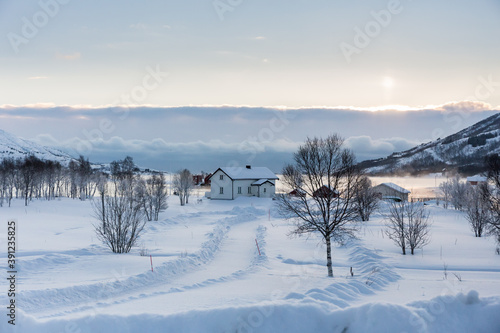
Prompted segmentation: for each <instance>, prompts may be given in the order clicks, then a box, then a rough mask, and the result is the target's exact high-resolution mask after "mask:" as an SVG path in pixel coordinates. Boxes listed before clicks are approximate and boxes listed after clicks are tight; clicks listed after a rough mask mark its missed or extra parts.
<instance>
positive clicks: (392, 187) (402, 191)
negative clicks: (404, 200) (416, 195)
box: [375, 183, 411, 193]
mask: <svg viewBox="0 0 500 333" xmlns="http://www.w3.org/2000/svg"><path fill="white" fill-rule="evenodd" d="M381 185H384V186H387V187H389V188H391V189H393V190H394V191H396V192H399V193H411V192H410V191H408V190H407V189H405V188H402V187H401V186H399V185H396V184H394V183H382V184H380V185H378V186H381ZM375 187H376V186H375Z"/></svg>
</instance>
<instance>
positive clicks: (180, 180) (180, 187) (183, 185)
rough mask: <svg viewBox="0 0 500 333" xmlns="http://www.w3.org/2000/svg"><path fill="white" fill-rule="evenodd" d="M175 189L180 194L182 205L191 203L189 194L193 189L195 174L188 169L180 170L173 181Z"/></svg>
mask: <svg viewBox="0 0 500 333" xmlns="http://www.w3.org/2000/svg"><path fill="white" fill-rule="evenodd" d="M172 185H173V187H174V191H175V192H177V194H178V195H179V200H180V202H181V206H184V205H185V204H187V203H189V195H190V194H191V191H192V189H193V176H192V175H191V172H190V171H189V170H188V169H184V170H181V171H179V172H178V173H177V174H175V175H174V179H173V181H172Z"/></svg>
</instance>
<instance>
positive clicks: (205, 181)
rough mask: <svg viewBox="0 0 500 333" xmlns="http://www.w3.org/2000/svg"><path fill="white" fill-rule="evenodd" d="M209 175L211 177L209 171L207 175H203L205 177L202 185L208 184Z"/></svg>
mask: <svg viewBox="0 0 500 333" xmlns="http://www.w3.org/2000/svg"><path fill="white" fill-rule="evenodd" d="M210 177H212V174H211V173H209V174H208V175H205V179H204V180H203V185H205V186H210Z"/></svg>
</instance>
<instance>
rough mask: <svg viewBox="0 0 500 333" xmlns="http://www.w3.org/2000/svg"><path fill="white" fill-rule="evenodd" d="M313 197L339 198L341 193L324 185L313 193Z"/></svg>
mask: <svg viewBox="0 0 500 333" xmlns="http://www.w3.org/2000/svg"><path fill="white" fill-rule="evenodd" d="M313 197H314V198H338V197H339V192H338V191H337V190H336V189H334V188H332V187H328V186H326V185H323V186H321V187H320V188H319V189H317V190H316V191H314V192H313Z"/></svg>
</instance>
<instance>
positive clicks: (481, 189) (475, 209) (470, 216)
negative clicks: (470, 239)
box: [465, 184, 492, 237]
mask: <svg viewBox="0 0 500 333" xmlns="http://www.w3.org/2000/svg"><path fill="white" fill-rule="evenodd" d="M487 186H488V185H487V184H483V185H478V186H475V187H472V186H470V187H469V188H468V190H467V196H466V202H465V218H466V219H467V221H469V224H470V226H471V229H472V231H474V236H476V237H481V236H483V233H484V232H485V231H486V229H487V227H488V224H489V223H490V221H491V217H492V215H491V210H490V203H489V200H488V195H487V193H488V189H487V188H486V187H487Z"/></svg>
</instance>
